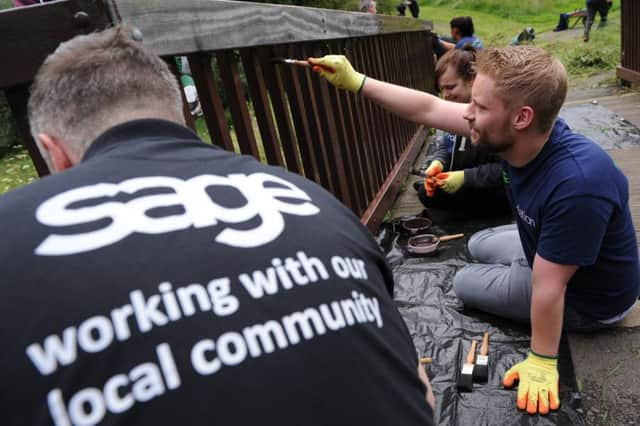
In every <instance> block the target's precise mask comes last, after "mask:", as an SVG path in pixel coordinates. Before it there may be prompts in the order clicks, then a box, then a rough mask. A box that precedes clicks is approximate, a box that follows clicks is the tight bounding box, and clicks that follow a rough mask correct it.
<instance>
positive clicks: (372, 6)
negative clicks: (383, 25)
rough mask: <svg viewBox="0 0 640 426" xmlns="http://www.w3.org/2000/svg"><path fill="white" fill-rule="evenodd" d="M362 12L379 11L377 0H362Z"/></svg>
mask: <svg viewBox="0 0 640 426" xmlns="http://www.w3.org/2000/svg"><path fill="white" fill-rule="evenodd" d="M360 12H365V13H378V9H377V8H376V2H375V0H360Z"/></svg>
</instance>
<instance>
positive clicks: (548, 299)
mask: <svg viewBox="0 0 640 426" xmlns="http://www.w3.org/2000/svg"><path fill="white" fill-rule="evenodd" d="M565 288H566V286H561V287H560V288H559V287H558V286H553V285H551V286H549V285H546V286H545V285H544V284H541V283H535V281H534V283H533V284H532V290H531V350H532V351H533V352H535V353H536V354H538V355H544V356H556V355H557V354H558V346H559V345H560V335H561V334H562V316H563V312H564V293H565Z"/></svg>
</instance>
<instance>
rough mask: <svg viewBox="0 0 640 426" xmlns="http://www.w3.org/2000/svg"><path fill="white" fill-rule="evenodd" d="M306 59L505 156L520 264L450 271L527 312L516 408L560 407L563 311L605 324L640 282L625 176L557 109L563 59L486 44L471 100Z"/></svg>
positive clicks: (516, 370) (478, 292) (496, 305)
mask: <svg viewBox="0 0 640 426" xmlns="http://www.w3.org/2000/svg"><path fill="white" fill-rule="evenodd" d="M310 61H311V62H312V63H320V64H323V65H324V66H327V67H331V68H333V69H334V70H335V72H334V73H330V72H326V71H325V69H323V68H320V67H317V68H316V71H318V72H320V73H321V74H322V75H323V76H324V77H325V78H327V79H328V80H329V81H331V82H332V83H333V84H335V85H336V86H338V87H340V88H344V89H347V90H352V91H354V92H359V93H360V94H362V95H363V96H366V97H369V98H370V99H372V100H374V101H375V102H377V103H379V104H380V105H382V106H384V107H385V108H387V109H388V110H390V111H392V112H394V113H396V114H398V115H400V116H402V117H404V118H406V119H409V120H413V121H416V122H419V123H423V124H425V125H427V126H429V127H436V128H439V129H443V130H446V131H449V132H452V133H456V134H460V135H467V136H470V138H471V142H472V143H473V144H476V145H480V146H484V147H485V148H486V149H488V150H491V151H493V152H495V153H498V154H499V155H500V156H501V157H502V159H503V160H504V161H505V164H504V165H505V184H506V191H507V194H508V196H509V198H510V202H511V205H512V209H513V211H514V214H515V216H516V221H517V228H518V234H519V238H520V242H521V245H522V249H523V252H522V253H523V254H524V262H525V264H524V265H520V264H518V265H517V266H518V268H519V269H522V270H521V271H518V273H517V274H511V268H510V266H507V265H499V264H492V265H488V267H489V268H490V269H491V271H492V273H491V274H486V273H485V272H486V271H485V270H484V269H482V268H484V267H485V266H487V265H470V266H468V267H467V268H465V269H463V270H462V271H460V272H459V274H462V278H463V279H459V277H458V276H456V279H455V289H456V291H457V292H458V294H459V296H460V297H461V298H462V300H463V301H464V302H465V303H466V304H469V305H472V306H475V307H476V308H479V309H485V310H487V311H489V312H493V313H496V314H501V315H505V316H507V317H509V316H510V315H509V313H510V312H513V311H514V309H513V307H514V306H515V308H516V309H515V311H521V312H524V313H525V315H524V317H525V318H524V319H527V320H530V322H531V345H530V351H529V355H528V356H527V358H526V359H525V360H524V361H522V362H520V363H518V364H516V365H515V366H514V367H512V368H511V369H510V370H509V371H507V373H506V374H505V377H504V384H505V386H511V385H513V383H514V380H516V379H519V381H520V383H519V388H518V396H517V405H518V407H519V408H520V409H526V410H527V411H528V412H529V413H536V412H539V413H541V414H546V413H548V411H549V410H550V409H552V410H553V409H557V408H558V406H559V403H560V401H559V398H558V371H557V354H558V346H559V340H560V334H561V331H562V328H563V320H564V326H565V328H579V329H582V330H586V329H598V328H601V327H604V326H607V325H608V324H610V323H611V322H615V321H617V320H620V319H621V318H623V317H624V316H625V315H626V314H627V313H628V312H629V310H630V309H631V307H632V306H633V304H634V303H635V301H636V299H637V298H638V293H639V290H640V267H639V262H638V249H637V241H636V236H635V228H634V226H633V223H632V221H631V214H630V210H629V204H628V203H629V194H628V183H627V179H626V178H625V177H624V175H623V174H622V173H621V172H620V171H619V170H618V169H617V168H616V167H615V165H614V164H613V161H612V160H611V158H610V157H609V156H608V155H607V154H606V153H605V152H604V151H603V150H602V149H601V148H600V147H598V146H597V145H596V144H595V143H593V142H592V141H590V140H588V139H587V138H585V137H584V136H582V135H579V134H576V133H573V132H572V131H571V130H570V129H569V128H568V127H567V125H566V124H565V122H564V121H563V120H562V119H559V118H558V111H559V110H560V107H561V106H562V104H563V102H564V99H565V96H566V92H567V76H566V71H565V68H564V66H563V65H562V64H561V63H560V62H559V61H558V60H557V59H554V58H553V57H551V56H550V55H549V54H548V53H546V52H544V51H543V50H541V49H539V48H536V47H529V46H518V47H508V48H504V49H488V50H487V51H486V52H484V53H483V54H482V55H480V57H479V58H478V63H477V65H476V72H477V76H476V79H475V81H474V84H473V87H472V93H471V103H469V104H458V103H452V102H447V101H444V100H441V99H439V98H437V97H435V96H432V95H429V94H426V93H423V92H418V91H415V90H411V89H407V88H404V87H399V86H395V85H392V84H388V83H385V82H382V81H378V80H375V79H372V78H368V77H366V76H364V75H362V74H360V73H357V72H355V71H354V70H353V68H352V67H351V65H350V64H349V63H348V61H347V60H346V58H344V57H343V56H328V57H324V58H318V59H314V58H310ZM496 234H497V235H499V236H501V238H502V237H505V235H504V234H503V233H501V232H498V233H496ZM485 237H486V236H485ZM506 238H507V239H509V237H506ZM498 239H500V238H498ZM486 240H487V238H483V239H482V243H486V242H487V241H486ZM489 240H491V238H489ZM489 246H493V244H489ZM470 249H471V247H470ZM471 251H472V252H473V250H471ZM512 253H513V254H516V255H517V250H515V249H514V250H513V252H512ZM479 260H480V261H481V262H482V261H483V259H479ZM518 263H519V262H518ZM478 268H479V269H478ZM496 271H497V272H499V273H495V272H496ZM527 274H528V275H527ZM523 278H524V279H523ZM510 294H515V295H516V297H509V295H510ZM526 313H528V315H527V314H526ZM514 319H518V320H519V319H523V318H522V316H520V315H519V314H518V315H517V316H516V317H515V318H514Z"/></svg>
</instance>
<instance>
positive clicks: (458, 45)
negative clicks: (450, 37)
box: [456, 35, 484, 51]
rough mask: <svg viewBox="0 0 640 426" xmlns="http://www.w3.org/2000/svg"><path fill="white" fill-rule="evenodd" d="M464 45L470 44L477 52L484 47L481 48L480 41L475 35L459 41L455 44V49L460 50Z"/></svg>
mask: <svg viewBox="0 0 640 426" xmlns="http://www.w3.org/2000/svg"><path fill="white" fill-rule="evenodd" d="M465 44H470V45H471V46H473V47H474V48H475V49H476V50H477V51H479V50H482V48H483V47H484V46H482V42H481V41H480V39H479V38H478V37H477V36H475V35H472V36H470V37H469V36H467V37H462V38H461V39H460V40H458V41H457V42H456V49H462V48H463V47H464V45H465Z"/></svg>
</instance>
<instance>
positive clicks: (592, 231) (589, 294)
mask: <svg viewBox="0 0 640 426" xmlns="http://www.w3.org/2000/svg"><path fill="white" fill-rule="evenodd" d="M506 173H507V179H505V181H506V182H508V183H507V185H506V187H507V188H506V189H507V194H508V195H509V198H510V199H511V205H512V207H513V210H514V214H515V216H516V221H517V224H518V231H519V233H520V240H521V241H522V246H523V248H524V252H525V255H526V257H527V260H528V262H529V265H530V266H532V265H533V259H534V257H535V255H536V253H537V254H538V255H540V256H541V257H543V258H544V259H546V260H548V261H551V262H554V263H558V264H562V265H578V266H579V268H578V270H577V272H576V273H575V275H574V276H573V277H572V278H571V280H570V281H569V284H568V286H567V294H566V303H567V304H568V305H570V306H572V307H573V308H574V309H576V310H577V311H578V312H581V313H582V314H584V315H587V316H590V317H592V318H594V319H609V318H612V317H614V316H615V315H617V314H620V313H622V312H624V311H625V310H626V309H627V308H629V307H630V306H631V305H632V304H633V303H634V302H635V301H636V299H637V298H638V294H639V292H640V264H639V262H638V246H637V241H636V234H635V228H634V226H633V223H632V220H631V211H630V210H629V188H628V182H627V178H626V177H625V176H624V175H623V174H622V172H621V171H620V170H619V169H618V168H617V167H616V166H615V164H614V162H613V160H612V159H611V157H609V156H608V155H607V153H606V152H604V150H602V148H600V147H599V146H598V145H596V144H595V143H594V142H592V141H590V140H589V139H587V138H586V137H584V136H582V135H579V134H576V133H573V132H572V131H571V129H570V128H569V127H568V126H567V124H566V123H565V122H564V121H563V120H562V119H558V120H557V121H556V123H555V125H554V128H553V131H552V133H551V136H550V138H549V140H548V141H547V143H546V144H545V145H544V148H543V149H542V151H540V153H539V154H538V156H537V157H536V158H535V159H534V160H533V161H531V162H530V163H529V164H527V165H526V166H524V167H520V168H516V167H511V166H509V165H508V164H507V165H506Z"/></svg>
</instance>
